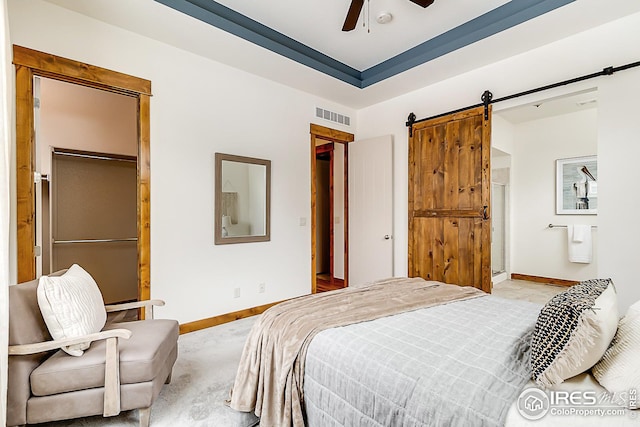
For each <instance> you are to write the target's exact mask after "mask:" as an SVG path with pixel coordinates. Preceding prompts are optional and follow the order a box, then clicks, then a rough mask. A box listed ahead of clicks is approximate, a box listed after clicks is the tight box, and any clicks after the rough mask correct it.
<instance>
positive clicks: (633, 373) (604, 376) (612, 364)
mask: <svg viewBox="0 0 640 427" xmlns="http://www.w3.org/2000/svg"><path fill="white" fill-rule="evenodd" d="M639 355H640V301H638V302H636V303H635V304H633V305H632V306H631V307H629V310H628V311H627V314H626V315H625V316H624V317H623V318H622V320H620V323H619V324H618V332H616V335H615V337H614V338H613V342H612V343H611V346H610V347H609V349H608V350H607V352H606V353H605V354H604V356H603V357H602V359H601V360H600V361H599V362H598V363H597V364H596V365H595V366H594V367H593V369H592V371H593V376H594V377H596V379H597V380H598V382H599V383H600V385H602V386H603V387H604V388H606V389H607V390H608V391H609V392H611V393H616V394H619V395H620V396H626V395H627V394H628V393H629V391H630V390H631V389H635V390H638V391H640V364H639V363H638V358H639V357H640V356H639ZM629 403H632V402H631V401H630V402H629ZM637 406H638V403H636V407H637Z"/></svg>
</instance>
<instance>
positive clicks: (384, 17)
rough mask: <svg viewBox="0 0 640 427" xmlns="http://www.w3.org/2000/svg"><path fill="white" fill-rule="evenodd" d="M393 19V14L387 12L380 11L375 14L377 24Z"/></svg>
mask: <svg viewBox="0 0 640 427" xmlns="http://www.w3.org/2000/svg"><path fill="white" fill-rule="evenodd" d="M392 19H393V15H392V14H391V13H389V12H380V13H379V14H378V16H376V22H377V23H378V24H387V23H389V22H391V20H392Z"/></svg>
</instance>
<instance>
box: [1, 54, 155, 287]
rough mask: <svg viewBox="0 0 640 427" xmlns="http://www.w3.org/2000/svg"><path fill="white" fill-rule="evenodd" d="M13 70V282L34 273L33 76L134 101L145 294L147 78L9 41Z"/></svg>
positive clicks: (147, 247) (140, 282)
mask: <svg viewBox="0 0 640 427" xmlns="http://www.w3.org/2000/svg"><path fill="white" fill-rule="evenodd" d="M13 64H14V65H15V69H16V199H17V212H16V222H17V249H18V251H17V252H18V259H17V264H18V265H17V267H18V283H22V282H26V281H29V280H33V279H35V278H36V266H35V247H34V245H35V234H36V230H35V225H36V224H35V200H34V188H33V174H34V172H35V129H34V111H33V107H34V105H33V78H34V77H36V76H39V77H46V78H50V79H54V80H60V81H64V82H67V83H72V84H78V85H81V86H87V87H90V88H94V89H99V90H106V91H108V92H113V93H118V94H121V95H126V96H131V97H134V98H136V99H137V101H138V118H137V122H138V142H137V143H138V166H137V169H138V201H137V205H138V207H137V223H138V227H137V229H138V232H137V233H138V236H137V238H138V299H139V300H147V299H149V298H150V296H151V281H150V276H151V270H150V261H151V258H150V252H151V216H150V178H151V175H150V172H151V167H150V145H151V139H150V127H151V126H150V116H149V110H150V97H151V82H150V81H149V80H145V79H141V78H138V77H134V76H130V75H127V74H123V73H119V72H117V71H112V70H108V69H106V68H100V67H96V66H93V65H89V64H85V63H83V62H78V61H74V60H71V59H67V58H63V57H59V56H55V55H51V54H49V53H45V52H39V51H37V50H33V49H29V48H25V47H22V46H17V45H13Z"/></svg>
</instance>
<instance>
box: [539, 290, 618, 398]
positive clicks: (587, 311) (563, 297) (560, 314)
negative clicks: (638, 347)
mask: <svg viewBox="0 0 640 427" xmlns="http://www.w3.org/2000/svg"><path fill="white" fill-rule="evenodd" d="M618 320H619V315H618V300H617V296H616V292H615V288H614V287H613V282H611V280H610V279H606V280H599V279H595V280H587V281H584V282H581V283H579V284H577V285H574V286H572V287H571V288H569V289H568V290H566V291H564V292H561V293H560V294H558V295H556V296H555V297H553V298H552V299H551V300H550V301H549V302H548V303H547V304H546V305H545V306H544V307H543V309H542V310H541V311H540V315H539V316H538V321H537V322H536V326H535V329H534V333H533V338H532V340H531V370H532V378H533V380H534V381H535V382H536V383H537V384H538V385H539V386H542V387H550V386H552V385H555V384H560V383H562V382H563V381H564V380H566V379H568V378H571V377H574V376H576V375H578V374H580V373H582V372H585V371H587V370H588V369H590V368H591V367H592V366H593V365H595V364H596V363H597V362H598V360H600V358H601V357H602V355H604V353H605V351H606V350H607V348H608V347H609V344H610V343H611V340H612V339H613V337H614V335H615V333H616V329H617V328H618Z"/></svg>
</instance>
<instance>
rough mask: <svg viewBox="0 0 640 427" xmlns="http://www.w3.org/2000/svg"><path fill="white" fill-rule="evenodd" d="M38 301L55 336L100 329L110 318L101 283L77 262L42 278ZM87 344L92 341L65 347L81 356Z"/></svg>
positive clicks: (43, 315)
mask: <svg viewBox="0 0 640 427" xmlns="http://www.w3.org/2000/svg"><path fill="white" fill-rule="evenodd" d="M38 305H39V306H40V311H41V312H42V317H43V319H44V321H45V323H46V324H47V328H48V329H49V332H50V333H51V336H52V337H53V339H56V340H59V339H63V338H75V337H81V336H83V335H87V334H92V333H95V332H100V330H101V329H102V328H103V327H104V324H105V322H106V321H107V313H106V311H105V309H104V301H103V299H102V294H101V293H100V288H98V284H97V283H96V282H95V280H93V277H91V275H90V274H89V273H87V272H86V271H85V270H84V269H83V268H82V267H80V266H79V265H78V264H73V265H72V266H71V268H69V270H67V272H66V273H64V274H63V275H62V276H59V277H49V276H42V277H41V278H40V283H39V284H38ZM87 348H89V343H81V344H76V345H72V346H67V347H63V348H62V349H63V350H64V351H66V352H67V353H69V354H70V355H72V356H81V355H82V352H83V350H86V349H87Z"/></svg>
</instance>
